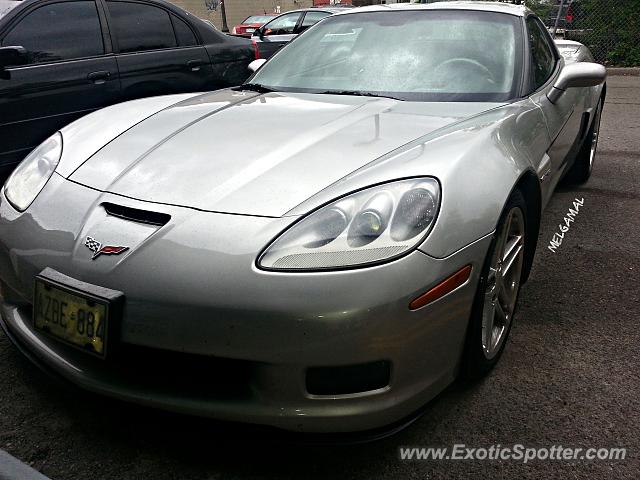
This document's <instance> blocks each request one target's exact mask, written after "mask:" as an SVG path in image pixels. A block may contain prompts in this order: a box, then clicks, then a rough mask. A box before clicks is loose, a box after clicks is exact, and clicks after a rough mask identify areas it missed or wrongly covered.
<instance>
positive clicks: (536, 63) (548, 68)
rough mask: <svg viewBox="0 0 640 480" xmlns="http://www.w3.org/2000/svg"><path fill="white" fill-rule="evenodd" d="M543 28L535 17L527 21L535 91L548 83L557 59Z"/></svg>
mask: <svg viewBox="0 0 640 480" xmlns="http://www.w3.org/2000/svg"><path fill="white" fill-rule="evenodd" d="M542 28H543V27H541V26H540V22H538V21H537V20H536V19H535V18H534V17H529V18H528V19H527V31H528V33H529V47H530V49H531V65H532V70H533V71H532V81H533V86H534V88H533V89H534V90H537V89H538V88H540V87H541V86H542V85H544V84H545V83H546V81H547V80H548V79H549V77H550V76H551V74H552V73H553V70H554V68H555V65H556V58H555V55H554V53H553V50H552V48H551V45H550V44H549V37H548V36H547V34H546V33H545V32H544V31H543V30H542Z"/></svg>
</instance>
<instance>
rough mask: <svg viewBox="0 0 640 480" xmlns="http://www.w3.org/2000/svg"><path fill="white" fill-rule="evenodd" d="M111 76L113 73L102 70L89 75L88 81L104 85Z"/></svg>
mask: <svg viewBox="0 0 640 480" xmlns="http://www.w3.org/2000/svg"><path fill="white" fill-rule="evenodd" d="M110 76H111V72H107V71H105V70H101V71H99V72H91V73H90V74H88V75H87V80H90V81H92V82H93V83H95V84H102V83H104V82H105V81H106V80H107V79H108V78H109V77H110Z"/></svg>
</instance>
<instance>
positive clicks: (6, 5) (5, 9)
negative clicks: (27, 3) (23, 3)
mask: <svg viewBox="0 0 640 480" xmlns="http://www.w3.org/2000/svg"><path fill="white" fill-rule="evenodd" d="M18 5H20V2H12V1H7V0H0V18H2V17H4V16H5V15H6V14H7V13H9V10H11V9H12V8H14V7H17V6H18Z"/></svg>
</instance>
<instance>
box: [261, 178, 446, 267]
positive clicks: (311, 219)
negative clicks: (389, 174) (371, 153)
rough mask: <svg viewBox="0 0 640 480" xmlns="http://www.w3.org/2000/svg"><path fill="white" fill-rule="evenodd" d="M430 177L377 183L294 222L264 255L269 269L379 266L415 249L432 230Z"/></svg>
mask: <svg viewBox="0 0 640 480" xmlns="http://www.w3.org/2000/svg"><path fill="white" fill-rule="evenodd" d="M439 206H440V187H439V185H438V182H437V181H436V180H435V179H433V178H413V179H409V180H402V181H398V182H393V183H388V184H385V185H379V186H377V187H373V188H368V189H366V190H362V191H360V192H356V193H354V194H351V195H349V196H347V197H344V198H341V199H339V200H336V201H335V202H333V203H330V204H329V205H326V206H324V207H322V208H320V209H319V210H316V211H315V212H314V213H312V214H311V215H309V216H307V217H305V218H304V219H302V220H301V221H299V222H298V223H296V224H295V225H294V226H293V227H291V228H290V229H289V230H287V231H286V232H284V233H283V234H282V235H281V236H280V237H279V238H277V239H276V240H275V241H274V242H273V243H272V244H271V245H270V246H269V247H268V248H267V249H266V250H265V252H264V253H263V254H262V256H261V257H260V258H259V260H258V265H259V266H260V267H262V268H265V269H269V270H320V269H339V268H347V267H354V266H363V265H369V264H373V263H378V262H381V261H384V260H389V259H392V258H395V257H398V256H400V255H402V254H404V253H406V252H408V251H409V250H411V249H413V248H414V247H416V246H417V245H418V244H420V243H421V242H422V240H423V239H424V238H425V236H426V235H427V233H428V232H429V230H431V227H432V226H433V224H434V222H435V219H436V215H437V213H438V208H439Z"/></svg>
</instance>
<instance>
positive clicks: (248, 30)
mask: <svg viewBox="0 0 640 480" xmlns="http://www.w3.org/2000/svg"><path fill="white" fill-rule="evenodd" d="M275 16H276V15H251V16H250V17H247V18H245V19H244V20H243V21H242V23H241V24H240V25H236V26H235V27H233V30H231V33H233V34H236V35H242V36H244V37H250V36H251V35H253V32H255V31H256V30H257V29H258V28H260V27H261V26H262V25H264V24H265V23H267V22H268V21H269V20H271V19H272V18H273V17H275Z"/></svg>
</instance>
